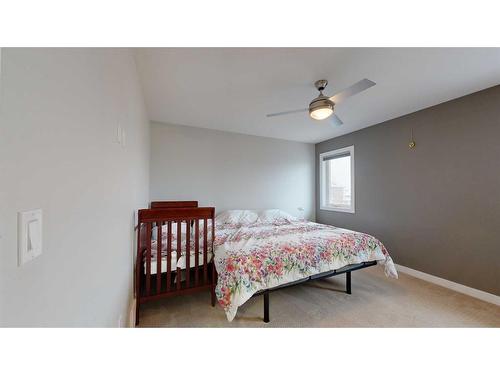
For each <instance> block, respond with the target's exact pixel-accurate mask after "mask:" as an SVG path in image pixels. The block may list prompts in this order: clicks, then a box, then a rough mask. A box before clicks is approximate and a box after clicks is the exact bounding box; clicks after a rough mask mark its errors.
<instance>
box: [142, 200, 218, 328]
mask: <svg viewBox="0 0 500 375" xmlns="http://www.w3.org/2000/svg"><path fill="white" fill-rule="evenodd" d="M153 203H162V202H153ZM163 203H167V204H166V205H165V204H163V205H162V204H151V207H152V208H151V209H144V210H139V212H138V227H137V230H138V233H137V238H138V241H137V257H136V270H135V272H136V275H135V276H136V282H135V284H136V288H135V291H136V299H137V309H136V324H138V321H139V305H140V304H141V303H143V302H146V301H149V300H152V299H158V298H161V297H167V296H174V295H179V294H186V293H193V292H196V291H201V290H205V289H210V290H211V294H212V305H214V304H215V282H216V275H215V267H214V263H213V258H214V255H213V246H214V238H215V208H214V207H193V204H194V203H196V206H197V202H194V201H189V202H179V203H184V204H187V205H188V207H183V206H182V205H177V204H173V205H171V203H176V202H163ZM179 206H180V208H179ZM153 207H154V208H153ZM166 207H172V208H166Z"/></svg>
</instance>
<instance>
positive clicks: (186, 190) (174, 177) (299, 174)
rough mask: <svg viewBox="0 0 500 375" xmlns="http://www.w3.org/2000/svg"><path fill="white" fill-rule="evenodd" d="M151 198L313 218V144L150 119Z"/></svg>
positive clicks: (220, 210) (220, 208)
mask: <svg viewBox="0 0 500 375" xmlns="http://www.w3.org/2000/svg"><path fill="white" fill-rule="evenodd" d="M151 140H152V143H151V171H150V176H151V180H150V189H151V190H150V192H151V193H150V196H151V200H162V199H163V200H184V199H194V200H198V201H200V204H202V205H214V206H215V207H216V210H217V212H222V211H225V210H228V209H240V208H241V209H257V210H260V209H266V208H280V209H282V210H285V211H287V212H289V213H291V214H292V215H294V216H298V215H300V214H301V212H299V211H298V210H297V208H298V207H302V208H304V215H305V217H307V218H309V219H314V200H315V197H314V145H313V144H308V143H300V142H292V141H284V140H279V139H273V138H265V137H256V136H253V135H244V134H237V133H231V132H225V131H219V130H209V129H201V128H195V127H189V126H178V125H177V126H176V125H166V124H161V123H153V124H152V128H151Z"/></svg>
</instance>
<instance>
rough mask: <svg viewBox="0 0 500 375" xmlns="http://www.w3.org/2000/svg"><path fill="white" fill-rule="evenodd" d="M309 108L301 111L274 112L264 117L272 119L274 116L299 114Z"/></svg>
mask: <svg viewBox="0 0 500 375" xmlns="http://www.w3.org/2000/svg"><path fill="white" fill-rule="evenodd" d="M308 110H309V108H302V109H294V110H291V111H284V112H276V113H269V114H267V115H266V117H274V116H281V115H289V114H291V113H299V112H306V111H308Z"/></svg>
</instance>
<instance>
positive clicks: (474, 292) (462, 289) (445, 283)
mask: <svg viewBox="0 0 500 375" xmlns="http://www.w3.org/2000/svg"><path fill="white" fill-rule="evenodd" d="M396 269H397V270H398V271H399V272H403V273H406V274H408V275H410V276H413V277H416V278H418V279H422V280H425V281H428V282H430V283H433V284H437V285H440V286H442V287H445V288H448V289H451V290H454V291H455V292H459V293H463V294H466V295H468V296H471V297H474V298H477V299H480V300H482V301H486V302H489V303H493V304H494V305H497V306H500V296H497V295H495V294H491V293H488V292H483V291H482V290H479V289H474V288H471V287H468V286H465V285H462V284H459V283H455V282H453V281H450V280H446V279H442V278H440V277H437V276H434V275H430V274H428V273H424V272H420V271H417V270H414V269H413V268H408V267H405V266H401V265H399V264H396Z"/></svg>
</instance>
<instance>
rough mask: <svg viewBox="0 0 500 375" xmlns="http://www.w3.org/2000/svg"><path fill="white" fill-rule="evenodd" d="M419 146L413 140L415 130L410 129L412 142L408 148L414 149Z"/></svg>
mask: <svg viewBox="0 0 500 375" xmlns="http://www.w3.org/2000/svg"><path fill="white" fill-rule="evenodd" d="M416 145H417V144H416V143H415V141H414V140H413V128H412V129H410V142H409V143H408V148H410V149H411V148H414V147H415V146H416Z"/></svg>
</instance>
